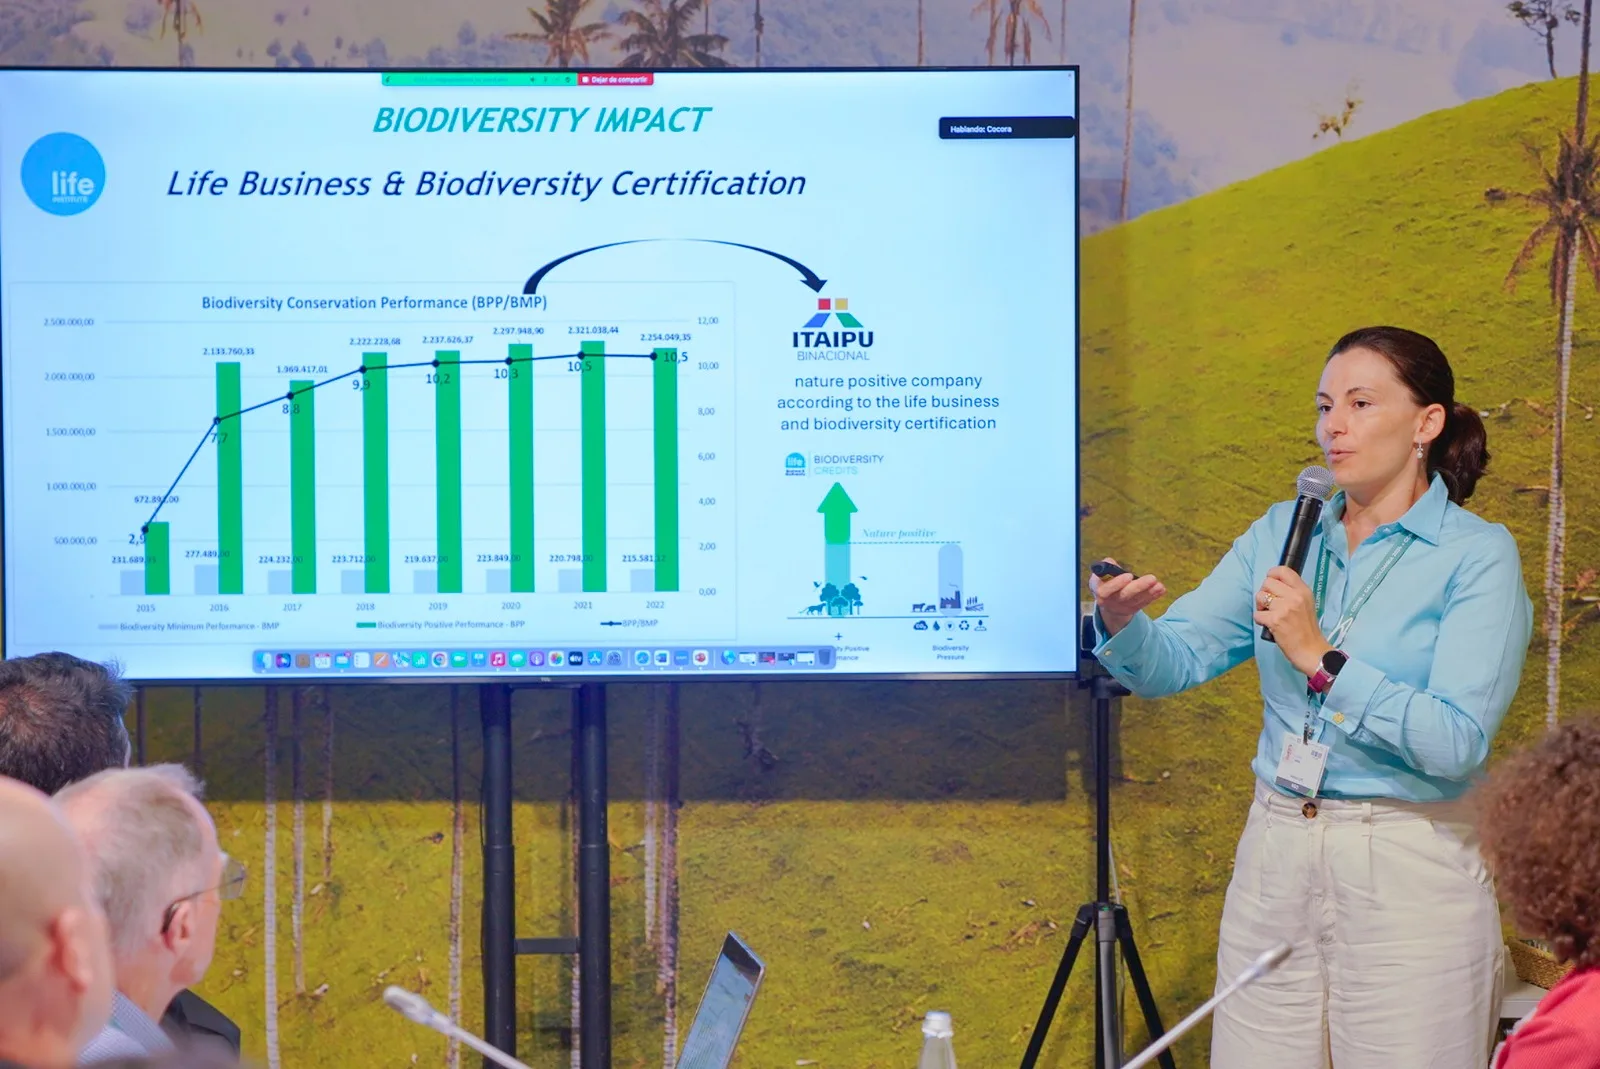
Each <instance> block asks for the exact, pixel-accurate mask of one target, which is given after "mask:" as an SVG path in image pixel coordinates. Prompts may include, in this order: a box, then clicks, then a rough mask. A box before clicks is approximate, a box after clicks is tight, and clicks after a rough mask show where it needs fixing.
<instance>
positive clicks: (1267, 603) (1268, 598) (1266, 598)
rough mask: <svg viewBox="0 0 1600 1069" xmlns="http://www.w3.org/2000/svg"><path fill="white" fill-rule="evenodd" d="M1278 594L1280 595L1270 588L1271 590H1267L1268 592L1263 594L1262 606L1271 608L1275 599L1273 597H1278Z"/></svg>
mask: <svg viewBox="0 0 1600 1069" xmlns="http://www.w3.org/2000/svg"><path fill="white" fill-rule="evenodd" d="M1277 596H1278V595H1276V594H1274V593H1273V592H1272V591H1270V590H1269V591H1267V592H1266V593H1265V594H1263V595H1261V607H1262V608H1263V609H1270V608H1272V599H1273V598H1275V597H1277Z"/></svg>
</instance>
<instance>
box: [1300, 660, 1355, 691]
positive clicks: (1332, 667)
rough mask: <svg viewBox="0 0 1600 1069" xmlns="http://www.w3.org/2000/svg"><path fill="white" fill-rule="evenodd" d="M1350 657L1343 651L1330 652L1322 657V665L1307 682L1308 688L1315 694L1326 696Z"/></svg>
mask: <svg viewBox="0 0 1600 1069" xmlns="http://www.w3.org/2000/svg"><path fill="white" fill-rule="evenodd" d="M1349 659H1350V655H1349V654H1347V653H1345V652H1344V651H1343V650H1329V651H1328V652H1327V653H1324V654H1323V655H1322V663H1321V664H1320V665H1318V666H1317V670H1316V671H1315V672H1313V673H1312V674H1311V678H1310V679H1308V680H1307V681H1306V687H1307V689H1309V690H1310V691H1311V693H1313V694H1326V693H1328V688H1329V687H1331V686H1333V681H1334V680H1335V679H1337V678H1338V677H1339V669H1341V668H1343V667H1344V665H1345V662H1346V661H1348V660H1349Z"/></svg>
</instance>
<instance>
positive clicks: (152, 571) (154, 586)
mask: <svg viewBox="0 0 1600 1069" xmlns="http://www.w3.org/2000/svg"><path fill="white" fill-rule="evenodd" d="M144 592H145V593H146V594H170V593H172V551H171V542H170V541H169V540H168V537H167V525H166V524H165V523H152V524H151V525H150V526H148V527H146V528H145V530H144Z"/></svg>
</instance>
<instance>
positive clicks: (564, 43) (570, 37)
mask: <svg viewBox="0 0 1600 1069" xmlns="http://www.w3.org/2000/svg"><path fill="white" fill-rule="evenodd" d="M593 2H594V0H544V10H543V11H540V10H538V9H536V8H531V7H530V8H529V9H528V15H529V16H530V17H531V18H532V19H533V22H534V25H536V26H538V27H539V28H538V29H537V30H529V31H525V32H521V33H508V34H506V38H507V39H508V40H512V41H528V42H530V43H532V44H537V45H544V47H545V64H546V66H550V67H570V66H572V63H573V61H574V60H577V61H579V62H580V63H588V62H589V46H590V45H592V44H596V43H598V42H600V41H604V40H605V39H607V38H608V37H610V36H611V27H610V26H609V25H607V24H606V22H605V21H604V20H599V21H595V22H584V21H583V19H584V15H585V13H586V12H587V10H588V8H589V5H590V4H592V3H593Z"/></svg>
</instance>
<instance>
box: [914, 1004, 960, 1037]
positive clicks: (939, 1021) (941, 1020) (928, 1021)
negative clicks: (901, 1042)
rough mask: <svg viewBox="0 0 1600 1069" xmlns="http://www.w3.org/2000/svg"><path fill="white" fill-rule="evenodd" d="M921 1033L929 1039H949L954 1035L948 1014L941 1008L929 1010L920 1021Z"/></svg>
mask: <svg viewBox="0 0 1600 1069" xmlns="http://www.w3.org/2000/svg"><path fill="white" fill-rule="evenodd" d="M922 1034H923V1035H925V1036H927V1037H928V1038H929V1039H949V1038H950V1037H951V1036H954V1035H955V1031H954V1029H953V1028H952V1027H951V1024H950V1015H949V1014H948V1013H946V1012H944V1011H943V1010H930V1011H928V1016H927V1017H925V1018H924V1019H923V1021H922Z"/></svg>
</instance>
